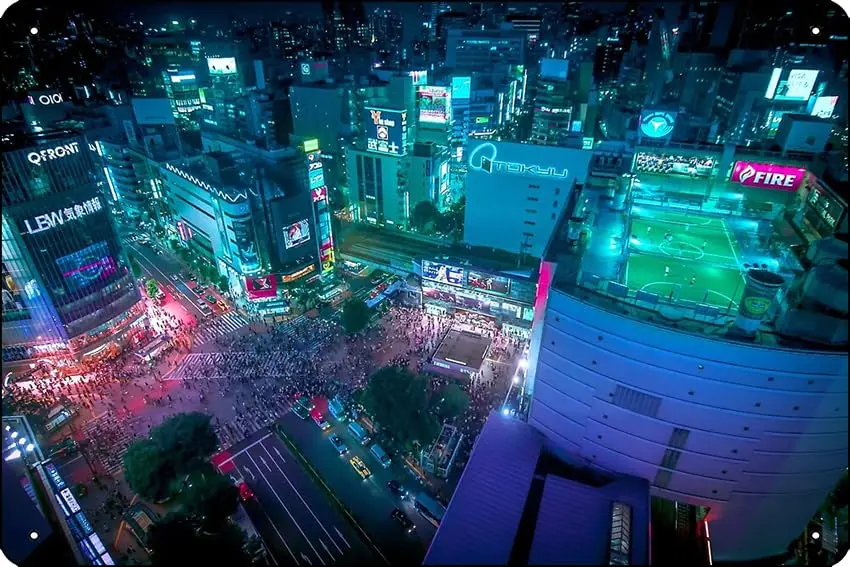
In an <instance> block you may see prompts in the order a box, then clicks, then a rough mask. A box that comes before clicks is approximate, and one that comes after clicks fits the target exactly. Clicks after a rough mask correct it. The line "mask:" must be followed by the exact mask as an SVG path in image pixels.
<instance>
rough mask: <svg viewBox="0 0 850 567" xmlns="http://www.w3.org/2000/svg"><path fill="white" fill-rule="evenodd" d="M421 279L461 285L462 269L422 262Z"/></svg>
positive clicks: (426, 261)
mask: <svg viewBox="0 0 850 567" xmlns="http://www.w3.org/2000/svg"><path fill="white" fill-rule="evenodd" d="M422 278H423V279H426V280H433V281H435V282H439V283H444V284H449V285H458V286H462V285H463V268H458V267H455V266H449V265H447V264H440V263H437V262H430V261H428V260H422Z"/></svg>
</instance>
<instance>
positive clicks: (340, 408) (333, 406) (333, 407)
mask: <svg viewBox="0 0 850 567" xmlns="http://www.w3.org/2000/svg"><path fill="white" fill-rule="evenodd" d="M328 411H329V412H331V415H332V416H334V419H335V420H337V421H345V420H346V419H347V418H348V416H347V415H346V414H345V404H343V403H342V400H340V399H339V396H336V397H334V399H332V400H331V401H329V402H328Z"/></svg>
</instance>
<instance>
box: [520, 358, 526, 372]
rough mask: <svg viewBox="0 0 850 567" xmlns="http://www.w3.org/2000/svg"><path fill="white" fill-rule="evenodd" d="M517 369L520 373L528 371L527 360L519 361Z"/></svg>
mask: <svg viewBox="0 0 850 567" xmlns="http://www.w3.org/2000/svg"><path fill="white" fill-rule="evenodd" d="M519 368H520V370H522V371H525V370H528V359H527V358H523V359H521V360H520V361H519Z"/></svg>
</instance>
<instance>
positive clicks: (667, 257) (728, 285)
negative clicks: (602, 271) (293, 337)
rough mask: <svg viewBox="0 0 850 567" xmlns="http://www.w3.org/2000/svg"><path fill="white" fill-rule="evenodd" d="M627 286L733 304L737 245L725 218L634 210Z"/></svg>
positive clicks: (737, 287) (738, 281) (740, 281)
mask: <svg viewBox="0 0 850 567" xmlns="http://www.w3.org/2000/svg"><path fill="white" fill-rule="evenodd" d="M629 250H630V254H629V260H628V265H627V269H626V281H625V283H626V285H628V286H629V288H631V289H635V290H642V291H646V292H649V293H657V294H658V295H660V296H662V297H664V298H667V299H675V300H685V301H693V302H696V303H705V304H708V305H714V306H716V307H721V308H726V307H732V308H736V307H737V305H738V300H739V299H740V296H741V294H742V293H743V291H744V278H743V274H742V271H741V267H740V262H739V258H740V250H739V248H738V245H737V243H736V242H735V239H734V237H733V236H732V234H731V233H730V231H729V230H728V229H727V227H726V224H725V222H724V220H723V219H720V218H715V217H707V216H700V215H696V214H686V213H681V212H677V211H662V210H658V209H653V208H649V207H640V208H639V209H638V208H635V209H633V210H632V231H631V235H630V239H629Z"/></svg>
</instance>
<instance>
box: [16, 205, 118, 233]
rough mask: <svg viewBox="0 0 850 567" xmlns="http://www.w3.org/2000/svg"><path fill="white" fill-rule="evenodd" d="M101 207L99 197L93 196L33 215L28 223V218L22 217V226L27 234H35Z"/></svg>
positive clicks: (79, 217) (84, 215)
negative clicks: (72, 204) (73, 203)
mask: <svg viewBox="0 0 850 567" xmlns="http://www.w3.org/2000/svg"><path fill="white" fill-rule="evenodd" d="M102 208H103V207H102V206H101V204H100V198H99V197H93V198H91V199H89V200H87V201H83V202H82V203H80V204H77V205H74V206H73V207H65V208H64V209H57V210H55V211H51V212H49V213H47V214H44V215H37V216H35V217H33V219H32V220H33V222H32V223H30V221H29V219H24V226H26V227H27V232H28V233H29V234H36V233H39V232H44V231H45V230H50V229H51V228H55V227H56V226H61V225H63V224H65V223H66V222H70V221H73V220H80V219H82V218H83V217H86V216H88V215H91V214H94V213H97V212H100V210H101V209H102ZM33 225H35V228H33Z"/></svg>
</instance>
